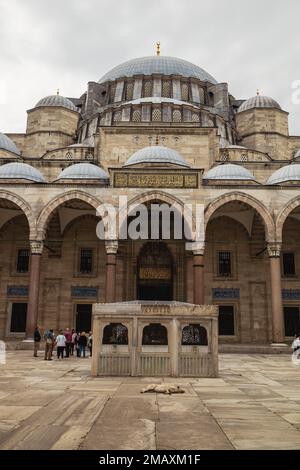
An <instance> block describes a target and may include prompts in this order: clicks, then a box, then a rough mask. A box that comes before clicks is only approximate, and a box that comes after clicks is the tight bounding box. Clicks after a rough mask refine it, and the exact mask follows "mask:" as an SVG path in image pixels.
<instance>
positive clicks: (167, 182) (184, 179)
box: [114, 173, 198, 188]
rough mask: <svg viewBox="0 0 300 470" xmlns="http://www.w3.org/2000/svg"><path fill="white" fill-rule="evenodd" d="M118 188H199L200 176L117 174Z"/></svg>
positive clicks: (115, 180) (181, 174)
mask: <svg viewBox="0 0 300 470" xmlns="http://www.w3.org/2000/svg"><path fill="white" fill-rule="evenodd" d="M114 186H115V187H116V188H126V187H127V188H197V187H198V175H197V174H196V173H193V174H183V173H164V174H162V173H128V174H126V173H115V176H114Z"/></svg>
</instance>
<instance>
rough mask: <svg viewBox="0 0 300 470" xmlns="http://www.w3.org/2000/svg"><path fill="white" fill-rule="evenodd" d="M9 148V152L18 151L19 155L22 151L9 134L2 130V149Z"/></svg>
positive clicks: (0, 141) (0, 134) (0, 138)
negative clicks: (3, 132)
mask: <svg viewBox="0 0 300 470" xmlns="http://www.w3.org/2000/svg"><path fill="white" fill-rule="evenodd" d="M1 149H2V150H7V151H8V152H12V153H16V154H17V155H20V154H21V152H20V150H19V149H18V147H17V146H16V145H15V143H14V142H13V141H12V140H11V139H10V138H9V137H7V135H5V134H2V133H1V132H0V150H1Z"/></svg>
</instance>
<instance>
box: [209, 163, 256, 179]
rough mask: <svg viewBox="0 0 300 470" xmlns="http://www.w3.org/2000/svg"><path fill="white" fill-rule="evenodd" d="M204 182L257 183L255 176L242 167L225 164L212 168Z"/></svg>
mask: <svg viewBox="0 0 300 470" xmlns="http://www.w3.org/2000/svg"><path fill="white" fill-rule="evenodd" d="M203 179H204V180H248V181H255V178H254V176H253V174H252V173H251V172H250V171H249V170H247V168H244V167H243V166H241V165H234V164H232V163H225V164H221V165H218V166H215V167H214V168H211V170H209V171H208V172H207V173H205V175H204V176H203Z"/></svg>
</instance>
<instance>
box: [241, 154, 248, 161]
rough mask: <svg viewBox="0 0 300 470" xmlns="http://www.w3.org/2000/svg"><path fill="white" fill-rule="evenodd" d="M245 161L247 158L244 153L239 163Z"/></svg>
mask: <svg viewBox="0 0 300 470" xmlns="http://www.w3.org/2000/svg"><path fill="white" fill-rule="evenodd" d="M247 161H248V156H247V155H246V154H245V153H242V155H241V162H247Z"/></svg>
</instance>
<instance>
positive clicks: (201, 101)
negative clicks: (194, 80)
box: [199, 87, 205, 103]
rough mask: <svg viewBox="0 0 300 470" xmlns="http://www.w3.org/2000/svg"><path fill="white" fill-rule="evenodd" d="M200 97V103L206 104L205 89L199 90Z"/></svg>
mask: <svg viewBox="0 0 300 470" xmlns="http://www.w3.org/2000/svg"><path fill="white" fill-rule="evenodd" d="M199 97H200V103H204V102H205V94H204V90H203V88H201V87H200V88H199Z"/></svg>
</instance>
